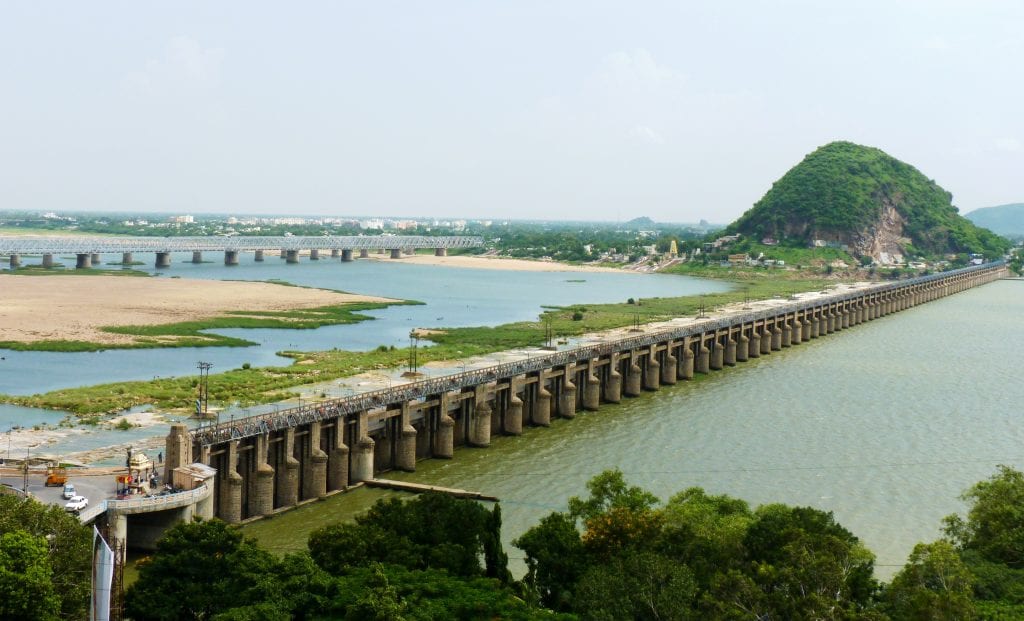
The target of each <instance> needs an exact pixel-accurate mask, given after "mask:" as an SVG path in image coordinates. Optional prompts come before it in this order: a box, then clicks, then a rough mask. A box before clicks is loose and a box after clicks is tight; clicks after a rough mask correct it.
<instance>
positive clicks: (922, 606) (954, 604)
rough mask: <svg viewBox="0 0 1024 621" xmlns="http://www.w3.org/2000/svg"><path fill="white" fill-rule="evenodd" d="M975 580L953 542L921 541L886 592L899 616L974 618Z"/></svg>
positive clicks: (949, 620)
mask: <svg viewBox="0 0 1024 621" xmlns="http://www.w3.org/2000/svg"><path fill="white" fill-rule="evenodd" d="M973 584H974V576H973V575H972V574H971V571H970V570H969V569H968V568H967V566H966V565H965V564H964V563H963V561H961V560H960V557H959V556H957V553H956V550H955V549H954V548H953V546H952V545H950V543H949V542H947V541H936V542H935V543H919V544H917V545H916V546H914V551H913V552H911V553H910V558H909V560H908V561H907V564H906V566H905V567H904V568H903V569H902V570H901V571H900V572H899V573H898V574H896V576H895V577H894V578H893V580H892V583H891V584H890V585H889V588H888V590H887V591H886V595H887V599H888V602H889V606H890V610H891V612H892V614H893V616H894V617H895V618H897V619H921V620H922V621H924V620H934V621H954V620H957V619H971V618H974V616H975V609H974V603H973V602H972V588H971V587H972V585H973Z"/></svg>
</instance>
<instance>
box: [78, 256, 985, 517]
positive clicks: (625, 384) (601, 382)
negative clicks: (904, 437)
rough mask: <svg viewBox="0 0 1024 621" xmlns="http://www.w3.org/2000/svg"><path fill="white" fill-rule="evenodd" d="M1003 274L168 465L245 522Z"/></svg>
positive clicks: (396, 401) (510, 366) (707, 327)
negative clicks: (197, 464)
mask: <svg viewBox="0 0 1024 621" xmlns="http://www.w3.org/2000/svg"><path fill="white" fill-rule="evenodd" d="M90 258H91V257H90ZM1002 274H1005V268H1003V267H999V266H998V265H997V266H992V267H988V268H983V269H978V270H960V271H956V272H951V273H949V274H941V275H935V276H932V277H925V278H921V279H915V280H913V281H910V282H907V283H892V284H890V283H883V284H880V285H876V286H871V287H868V288H864V289H861V288H856V289H854V288H849V287H846V288H841V289H840V290H839V291H837V292H836V293H835V294H832V295H818V296H814V297H810V298H807V299H804V300H789V301H777V302H776V303H775V305H774V306H772V305H765V307H763V308H761V309H758V310H753V309H744V310H751V311H752V312H748V313H738V312H737V313H733V314H731V315H730V314H724V313H723V314H721V315H719V314H716V316H715V317H713V318H709V319H706V320H704V321H697V322H693V321H688V322H686V323H685V324H682V325H680V324H672V323H670V322H667V323H666V324H663V325H662V326H656V327H655V326H652V327H649V328H648V329H645V330H644V332H642V333H639V334H636V333H634V334H630V335H628V336H623V337H609V338H607V339H605V340H601V339H598V340H596V341H594V342H588V343H587V344H585V345H581V346H579V347H577V348H574V349H562V350H559V351H553V352H545V353H542V354H540V355H533V356H528V357H526V358H525V359H522V358H520V359H518V360H514V361H509V362H503V363H500V364H497V365H494V366H492V367H485V368H483V369H480V368H474V369H471V370H469V371H467V372H464V373H462V374H453V375H451V376H447V377H444V378H439V377H434V378H428V379H423V380H418V381H413V382H409V383H400V384H398V385H396V386H394V387H391V388H389V389H388V390H386V391H379V392H377V391H375V392H373V393H365V394H356V395H351V396H349V397H344V398H340V399H328V400H325V401H323V402H321V403H320V404H317V405H316V406H314V407H310V406H309V405H306V406H304V407H302V406H300V407H298V408H292V409H289V410H285V411H281V412H274V413H268V414H263V415H257V416H254V417H248V418H246V419H243V420H242V421H241V422H240V421H237V420H236V421H233V422H232V423H230V424H227V423H222V424H221V425H220V426H218V427H216V428H215V429H213V430H212V431H211V430H210V428H206V427H204V428H201V429H194V430H191V431H189V430H188V429H187V428H186V427H184V426H181V427H180V428H177V427H172V432H171V434H170V435H169V436H168V441H167V448H166V450H167V455H168V462H175V463H178V462H182V460H186V461H187V460H189V459H190V455H189V454H190V453H195V454H196V455H197V456H198V460H199V461H201V462H202V463H203V464H207V465H209V466H211V467H212V468H213V469H215V470H216V472H217V475H216V476H217V480H216V487H215V490H216V491H215V492H211V494H213V493H215V497H216V515H217V516H218V517H221V518H222V519H225V520H226V521H229V522H238V521H240V520H246V519H249V518H253V517H259V516H261V515H267V514H268V513H272V512H275V511H278V510H281V509H284V508H288V507H291V506H294V505H296V504H297V503H299V502H301V501H303V500H309V499H315V498H319V497H322V496H323V495H325V494H327V493H329V492H331V491H334V490H341V489H345V488H346V487H348V486H349V485H351V484H355V483H360V482H363V481H369V480H372V479H373V478H374V475H375V473H376V472H383V471H387V470H415V469H416V467H417V463H416V462H417V460H419V459H429V458H441V459H447V458H451V457H452V456H453V455H454V452H455V450H456V448H457V447H460V446H462V447H470V446H474V447H487V446H489V445H490V443H491V441H492V438H494V437H495V436H497V435H501V434H505V435H520V434H522V433H523V429H524V426H525V425H527V424H531V425H536V426H547V425H549V424H550V421H551V415H552V408H554V411H555V413H556V414H557V415H558V416H561V417H563V418H570V419H571V418H573V417H575V416H576V414H577V412H578V411H580V410H583V411H586V412H600V409H601V406H602V405H603V404H604V403H615V402H618V401H620V400H621V398H622V395H623V394H625V395H627V396H638V395H640V394H641V392H642V391H643V390H645V389H646V390H656V389H658V388H660V387H661V386H663V385H671V384H672V383H674V382H676V381H677V380H678V379H691V378H693V374H694V373H698V372H699V373H708V372H710V370H711V369H724V368H726V367H730V366H733V365H735V364H736V363H737V362H743V361H744V360H748V359H749V358H751V357H757V356H760V355H762V354H767V353H770V352H772V351H777V350H779V349H781V348H783V347H786V346H787V343H788V345H789V346H791V345H796V344H798V343H802V342H803V341H805V340H807V338H814V337H816V336H826V335H828V334H830V333H831V332H832V331H839V330H843V329H846V328H848V327H853V326H856V325H857V324H858V323H860V322H861V321H862V320H870V319H869V317H870V316H871V314H872V312H873V311H872V309H873V308H875V309H878V311H877V312H878V313H890V312H897V311H898V310H900V309H909V308H912V307H913V306H915V305H917V304H921V303H924V302H927V301H929V300H932V299H937V298H939V297H942V296H944V295H949V294H952V293H955V292H957V291H962V290H965V289H969V288H970V287H973V286H977V285H980V284H983V283H985V282H989V281H991V280H994V279H996V278H999V277H1000V276H1001V275H1002ZM879 316H883V315H881V314H879ZM830 319H831V323H832V330H830V329H829V326H828V324H829V320H830ZM597 415H600V414H597ZM168 467H170V463H169V464H168ZM168 472H169V471H165V473H164V475H165V478H166V477H168V476H169V475H168ZM211 489H214V488H211ZM198 506H199V505H198V504H197V505H196V507H197V508H196V511H198ZM190 511H191V509H190ZM197 514H198V513H197ZM182 515H184V513H183V514H182ZM183 519H187V518H183Z"/></svg>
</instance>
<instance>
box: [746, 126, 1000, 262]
mask: <svg viewBox="0 0 1024 621" xmlns="http://www.w3.org/2000/svg"><path fill="white" fill-rule="evenodd" d="M886 207H892V208H894V209H895V210H896V212H897V213H898V214H899V216H900V217H901V218H902V220H903V223H902V226H901V236H902V237H904V238H907V240H906V241H903V242H901V245H902V246H903V248H904V254H906V255H927V256H941V255H944V254H947V253H960V252H966V253H977V254H982V255H985V256H986V257H989V258H997V257H1000V256H1002V255H1003V254H1004V253H1005V252H1006V251H1007V249H1008V248H1009V242H1008V241H1007V240H1006V239H1004V238H1002V237H999V236H998V235H996V234H995V233H992V232H991V231H989V230H987V229H983V228H980V227H978V226H975V225H974V224H973V223H971V221H969V220H968V219H966V218H964V217H962V216H961V215H960V214H959V213H958V211H957V209H956V207H954V206H953V204H952V195H951V194H950V193H949V192H947V191H946V190H944V189H942V188H941V187H939V185H938V184H936V183H935V182H934V181H933V180H931V179H928V178H927V177H925V176H924V175H923V174H922V173H921V172H920V171H918V170H917V169H916V168H914V167H913V166H911V165H909V164H906V163H904V162H901V161H899V160H897V159H896V158H894V157H892V156H890V155H888V154H886V153H884V152H883V151H881V150H879V149H875V148H871V147H865V146H861V145H857V144H853V143H850V142H832V143H829V144H827V145H825V146H823V147H820V148H818V149H817V150H815V151H814V152H813V153H811V154H809V155H807V156H806V157H805V158H804V160H803V161H802V162H800V163H799V164H797V165H796V166H794V167H793V168H792V169H790V170H789V171H788V172H787V173H786V174H785V175H783V177H782V178H781V179H779V180H778V181H776V182H775V183H774V184H773V185H772V187H771V189H770V190H768V192H767V193H766V194H765V195H764V197H763V198H761V200H759V201H758V202H757V203H756V204H755V205H754V206H753V207H752V208H751V209H749V210H748V211H747V212H746V213H744V214H743V215H742V216H741V217H740V218H739V219H738V220H737V221H736V222H734V223H733V224H731V225H729V227H728V228H727V232H730V233H742V234H743V235H746V236H749V237H753V238H754V239H757V240H761V239H763V238H772V239H774V240H778V241H783V242H785V241H795V242H798V243H799V244H801V245H803V246H804V247H806V246H808V245H809V244H810V243H811V242H812V241H814V240H823V241H826V242H838V243H844V244H850V245H852V242H853V241H854V239H855V238H856V237H858V236H862V235H864V234H865V233H866V232H868V231H871V230H873V229H874V228H875V227H876V226H877V225H878V223H879V222H880V220H881V219H882V218H883V215H884V214H883V210H884V208H886Z"/></svg>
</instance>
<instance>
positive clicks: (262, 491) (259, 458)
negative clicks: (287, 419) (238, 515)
mask: <svg viewBox="0 0 1024 621" xmlns="http://www.w3.org/2000/svg"><path fill="white" fill-rule="evenodd" d="M269 447H270V435H269V434H265V433H264V434H260V435H258V436H256V438H255V446H254V448H255V450H256V477H255V479H256V480H255V481H253V482H252V485H253V486H252V488H251V489H250V491H249V514H250V515H268V514H270V513H272V512H273V511H274V469H273V468H272V467H271V466H270V464H269V463H267V452H268V449H269Z"/></svg>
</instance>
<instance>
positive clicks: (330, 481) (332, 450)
mask: <svg viewBox="0 0 1024 621" xmlns="http://www.w3.org/2000/svg"><path fill="white" fill-rule="evenodd" d="M328 448H329V450H328V454H327V489H328V491H335V490H339V489H345V488H346V487H348V445H347V444H345V416H344V415H342V416H339V417H338V418H336V419H334V436H333V437H331V441H330V443H329V444H328Z"/></svg>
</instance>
